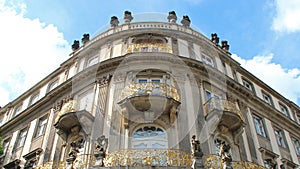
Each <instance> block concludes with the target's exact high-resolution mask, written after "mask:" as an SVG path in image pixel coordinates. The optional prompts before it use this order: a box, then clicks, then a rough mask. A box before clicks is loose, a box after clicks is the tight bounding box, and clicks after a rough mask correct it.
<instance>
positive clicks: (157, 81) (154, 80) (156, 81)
mask: <svg viewBox="0 0 300 169" xmlns="http://www.w3.org/2000/svg"><path fill="white" fill-rule="evenodd" d="M151 82H153V83H160V79H151Z"/></svg>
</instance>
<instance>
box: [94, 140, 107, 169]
mask: <svg viewBox="0 0 300 169" xmlns="http://www.w3.org/2000/svg"><path fill="white" fill-rule="evenodd" d="M107 146H108V138H105V136H104V135H102V136H100V137H99V138H97V142H96V146H95V151H94V155H95V157H96V162H95V165H96V166H103V165H104V164H103V159H104V158H105V152H106V149H107Z"/></svg>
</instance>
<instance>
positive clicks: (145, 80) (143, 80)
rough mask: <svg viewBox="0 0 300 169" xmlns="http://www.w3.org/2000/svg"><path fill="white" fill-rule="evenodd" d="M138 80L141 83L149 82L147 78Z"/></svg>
mask: <svg viewBox="0 0 300 169" xmlns="http://www.w3.org/2000/svg"><path fill="white" fill-rule="evenodd" d="M138 82H139V83H147V82H148V80H147V79H138Z"/></svg>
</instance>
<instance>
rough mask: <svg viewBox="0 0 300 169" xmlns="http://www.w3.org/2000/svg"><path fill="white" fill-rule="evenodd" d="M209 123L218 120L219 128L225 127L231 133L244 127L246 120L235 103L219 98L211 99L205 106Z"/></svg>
mask: <svg viewBox="0 0 300 169" xmlns="http://www.w3.org/2000/svg"><path fill="white" fill-rule="evenodd" d="M204 109H205V114H204V115H205V118H206V120H207V121H211V120H215V119H218V121H219V124H218V125H219V126H225V127H226V128H228V129H229V130H230V131H237V130H240V129H241V128H243V127H244V125H245V119H244V117H243V115H242V113H241V112H240V110H238V108H237V106H236V104H235V103H233V102H231V101H229V100H225V99H219V98H215V97H214V98H211V99H210V100H208V101H207V102H206V103H205V104H204Z"/></svg>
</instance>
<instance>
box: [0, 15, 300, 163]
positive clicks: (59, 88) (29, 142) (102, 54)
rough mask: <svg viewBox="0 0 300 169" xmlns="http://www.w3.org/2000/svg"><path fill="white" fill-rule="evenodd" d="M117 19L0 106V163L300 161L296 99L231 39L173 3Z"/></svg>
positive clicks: (299, 110) (299, 111)
mask: <svg viewBox="0 0 300 169" xmlns="http://www.w3.org/2000/svg"><path fill="white" fill-rule="evenodd" d="M123 20H124V23H122V24H119V20H118V18H117V17H116V16H113V17H111V21H110V28H108V29H107V30H106V31H104V32H101V33H99V34H97V35H96V36H94V37H93V38H91V39H90V38H89V34H84V35H83V38H82V39H81V43H80V42H79V41H78V40H75V41H74V44H73V45H72V49H73V52H72V53H71V54H70V58H69V59H68V60H66V61H65V62H63V63H62V64H61V65H60V67H59V68H58V69H56V70H55V71H54V72H52V73H51V74H49V75H48V76H47V77H45V78H44V79H42V80H41V81H40V82H39V83H37V84H36V85H35V86H33V87H32V88H30V89H29V90H28V91H26V92H25V93H23V94H22V95H21V96H19V97H18V98H17V99H15V100H13V101H12V102H10V103H9V104H7V105H6V106H4V107H2V108H1V109H0V119H1V127H0V136H1V137H2V138H3V142H2V145H3V149H4V153H3V155H2V156H1V163H0V165H1V167H2V168H5V169H12V168H26V169H29V168H37V169H44V168H68V169H72V168H74V169H75V168H199V169H201V168H205V169H207V168H212V169H219V168H224V169H232V168H233V169H244V168H251V169H264V168H272V169H273V168H280V169H281V168H284V169H292V168H299V164H300V163H299V161H300V126H299V124H300V108H299V106H298V105H296V104H295V103H293V102H291V101H289V100H288V99H286V98H285V97H283V96H282V95H281V94H279V93H278V92H276V91H275V90H273V89H272V88H270V87H269V86H268V85H267V84H265V83H264V82H263V81H262V80H260V79H258V78H256V77H255V76H253V75H252V74H251V73H249V72H248V71H247V70H245V69H243V68H242V67H241V66H240V64H239V63H238V62H236V61H235V60H233V59H232V58H231V54H230V53H229V51H228V50H229V45H228V44H227V41H221V43H219V37H218V36H217V34H215V33H213V34H211V38H207V37H205V36H204V35H202V34H201V33H199V32H197V31H195V30H194V29H192V28H191V27H190V23H191V21H190V19H189V17H188V16H183V18H182V20H180V21H177V16H176V13H175V12H174V11H171V12H169V15H166V16H165V21H164V22H153V21H151V22H150V21H147V22H136V21H134V16H133V15H131V12H129V11H125V12H124V16H123ZM179 22H180V23H179Z"/></svg>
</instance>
